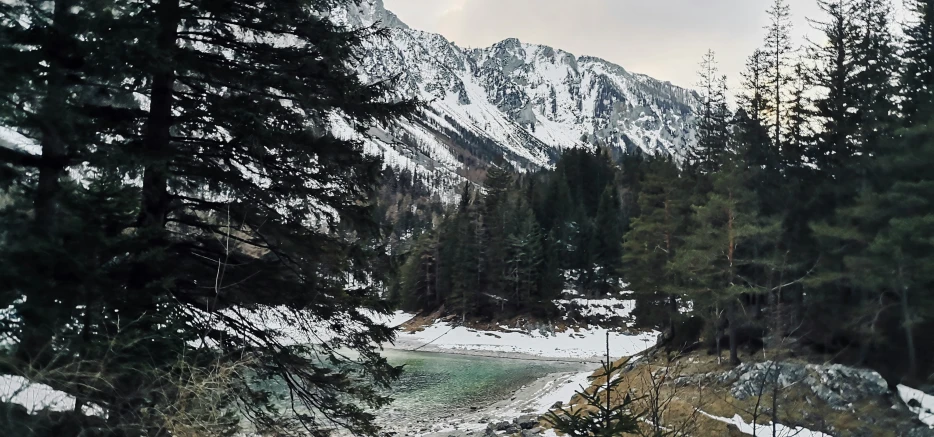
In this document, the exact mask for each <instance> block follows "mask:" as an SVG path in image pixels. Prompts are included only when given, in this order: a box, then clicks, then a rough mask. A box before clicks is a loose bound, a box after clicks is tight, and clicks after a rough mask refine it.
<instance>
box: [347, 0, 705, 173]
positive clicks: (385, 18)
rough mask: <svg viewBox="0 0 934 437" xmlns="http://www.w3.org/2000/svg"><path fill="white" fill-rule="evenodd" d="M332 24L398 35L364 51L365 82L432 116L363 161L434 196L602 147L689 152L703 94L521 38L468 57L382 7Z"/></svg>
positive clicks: (406, 127) (377, 4)
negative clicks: (413, 101)
mask: <svg viewBox="0 0 934 437" xmlns="http://www.w3.org/2000/svg"><path fill="white" fill-rule="evenodd" d="M334 18H335V20H336V21H338V22H341V23H344V24H347V25H350V26H354V27H357V26H368V25H372V24H373V23H376V22H379V23H381V24H382V25H385V26H387V27H389V28H391V29H392V31H391V32H390V33H391V36H390V37H389V38H379V39H374V40H373V41H370V42H369V43H367V46H366V50H365V53H364V56H363V62H362V63H361V65H360V71H361V75H362V76H363V77H364V78H365V79H367V80H371V81H376V80H383V79H387V78H391V77H398V79H399V81H400V93H401V94H403V95H404V96H406V97H417V98H419V99H420V100H423V101H424V102H426V105H425V108H424V109H423V110H422V111H421V113H420V114H419V116H418V117H416V118H415V119H411V120H405V121H401V122H399V123H398V124H397V125H394V126H389V127H387V128H386V132H384V133H383V135H381V136H380V138H384V139H385V138H390V139H391V140H388V141H370V144H369V147H368V149H369V150H370V151H371V152H372V153H378V154H380V155H382V156H384V158H385V160H386V162H387V163H389V164H390V165H394V166H397V167H405V168H409V169H412V170H413V171H416V172H422V173H426V174H430V175H432V178H435V180H437V181H438V184H439V185H443V186H445V187H455V186H456V185H458V184H459V183H460V181H462V180H463V177H462V175H465V174H469V173H471V171H472V170H474V169H482V168H484V167H485V166H487V165H488V164H489V163H490V162H493V161H494V160H495V161H505V162H507V163H509V164H511V165H512V166H513V167H514V168H516V169H519V170H527V169H534V168H540V167H547V166H550V165H551V164H552V163H553V162H554V161H555V160H556V159H557V157H558V156H559V155H560V151H561V150H563V149H567V148H576V147H584V148H593V147H596V146H602V147H610V148H615V149H620V150H622V151H627V152H633V151H637V150H639V151H642V152H645V153H665V154H671V155H674V156H676V157H679V156H682V155H683V154H684V151H685V150H686V148H687V147H689V145H690V144H691V143H692V142H693V141H694V130H693V127H692V124H693V108H694V107H696V105H697V98H696V94H694V93H693V92H692V91H690V90H687V89H684V88H680V87H676V86H674V85H672V84H670V83H668V82H662V81H659V80H656V79H653V78H651V77H648V76H645V75H641V74H634V73H631V72H628V71H627V70H626V69H624V68H623V67H621V66H619V65H616V64H613V63H611V62H609V61H606V60H603V59H599V58H594V57H589V56H580V57H578V56H576V55H574V54H571V53H568V52H565V51H562V50H560V49H556V48H553V47H549V46H544V45H536V44H529V43H524V42H522V41H520V40H518V39H516V38H508V39H505V40H502V41H500V42H498V43H495V44H493V45H492V46H490V47H486V48H474V49H465V48H461V47H459V46H457V45H455V44H454V43H451V42H450V41H448V40H447V39H446V38H444V37H443V36H441V35H438V34H434V33H430V32H424V31H419V30H416V29H412V28H410V27H408V26H407V25H405V23H403V22H402V21H401V20H400V19H399V18H398V17H397V16H396V15H395V14H393V13H392V12H390V11H388V10H386V8H385V6H384V4H383V1H382V0H363V1H362V2H361V4H360V5H359V6H357V7H352V8H350V10H347V11H343V12H335V14H334Z"/></svg>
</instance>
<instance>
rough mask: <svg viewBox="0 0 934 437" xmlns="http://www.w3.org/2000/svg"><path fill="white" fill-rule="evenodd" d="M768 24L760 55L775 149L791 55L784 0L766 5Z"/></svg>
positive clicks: (780, 136) (788, 13) (779, 136)
mask: <svg viewBox="0 0 934 437" xmlns="http://www.w3.org/2000/svg"><path fill="white" fill-rule="evenodd" d="M768 15H769V25H768V26H766V36H765V49H764V51H763V56H764V58H765V65H766V68H765V71H764V73H765V75H764V77H763V79H764V84H765V86H766V88H767V89H768V92H767V94H765V96H766V98H767V99H768V101H769V102H770V105H769V106H770V108H771V109H772V113H773V118H772V121H770V122H767V123H766V125H767V126H771V129H770V130H771V132H772V141H773V145H774V147H775V148H776V149H780V148H781V147H782V139H783V135H784V132H783V129H784V126H783V124H782V123H783V122H782V116H783V115H784V112H782V111H784V110H785V102H786V99H787V98H786V96H785V92H786V89H785V87H786V85H787V84H788V81H789V77H788V73H789V72H788V71H787V69H788V67H789V66H790V63H791V62H790V60H789V58H790V57H791V54H792V53H791V51H792V46H791V28H792V26H791V8H790V7H789V6H788V3H787V1H786V0H774V2H773V3H772V7H771V8H769V11H768Z"/></svg>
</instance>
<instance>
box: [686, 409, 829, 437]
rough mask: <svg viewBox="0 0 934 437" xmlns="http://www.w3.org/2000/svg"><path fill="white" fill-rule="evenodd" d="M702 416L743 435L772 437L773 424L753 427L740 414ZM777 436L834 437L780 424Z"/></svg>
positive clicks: (776, 432)
mask: <svg viewBox="0 0 934 437" xmlns="http://www.w3.org/2000/svg"><path fill="white" fill-rule="evenodd" d="M701 414H703V415H705V416H707V417H709V418H711V419H714V420H718V421H720V422H723V423H729V424H732V425H735V426H736V427H737V428H738V429H739V430H740V431H741V432H742V433H743V434H748V435H772V424H771V423H757V424H756V426H755V427H753V426H752V424H749V423H746V421H744V420H743V418H742V417H741V416H740V415H739V414H737V415H735V416H733V417H732V418H730V419H728V418H726V417H719V416H714V415H712V414H707V413H705V412H703V411H701ZM775 434H776V435H777V436H778V437H833V436H832V435H830V434H824V433H822V432H820V431H811V430H810V429H807V428H802V427H796V428H791V427H788V426H785V425H782V424H780V423H779V424H776V425H775Z"/></svg>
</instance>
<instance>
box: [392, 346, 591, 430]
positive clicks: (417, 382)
mask: <svg viewBox="0 0 934 437" xmlns="http://www.w3.org/2000/svg"><path fill="white" fill-rule="evenodd" d="M384 356H385V357H386V358H387V359H388V360H389V362H390V363H392V364H394V365H404V366H405V372H404V373H403V375H402V378H401V379H400V380H399V381H397V383H396V384H395V386H394V387H393V390H392V396H393V397H394V398H395V402H393V404H392V405H390V406H389V407H388V410H390V412H392V413H393V415H400V414H401V415H404V416H411V417H431V416H436V415H437V414H438V413H439V412H445V413H446V414H456V413H457V412H462V411H469V410H470V408H471V407H484V406H487V405H490V404H492V403H495V402H497V401H500V400H503V399H509V398H510V397H512V395H513V393H515V392H516V391H517V390H519V388H521V387H522V386H523V385H525V384H529V383H531V382H533V381H535V380H536V379H538V378H541V377H544V376H546V375H548V374H550V373H556V372H567V371H573V370H579V368H580V364H577V363H567V362H549V361H528V360H516V359H504V358H487V357H478V356H468V355H454V354H441V353H429V352H408V351H397V350H387V351H385V352H384Z"/></svg>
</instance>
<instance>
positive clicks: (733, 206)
mask: <svg viewBox="0 0 934 437" xmlns="http://www.w3.org/2000/svg"><path fill="white" fill-rule="evenodd" d="M741 156H742V155H741V154H734V155H732V158H731V159H728V160H727V161H726V162H725V163H724V170H723V171H722V172H720V173H718V174H717V175H716V176H715V177H714V185H713V191H711V193H710V195H709V196H708V198H707V199H706V202H704V203H703V204H701V205H698V206H695V214H694V217H693V221H694V222H695V223H696V226H694V227H693V228H692V229H691V232H689V233H688V234H687V235H686V236H685V238H684V244H683V246H682V247H681V248H680V249H679V250H678V253H677V255H676V256H675V257H674V258H673V260H672V264H671V266H670V269H671V270H673V271H677V272H679V273H680V274H682V275H684V277H685V279H683V281H682V282H681V284H682V286H683V287H684V288H685V289H686V290H689V293H690V294H691V296H692V297H693V299H694V302H695V304H697V303H700V304H701V305H703V306H704V307H706V308H708V310H709V314H712V315H713V318H712V320H710V322H709V323H710V324H712V325H716V326H719V323H720V322H719V315H720V313H721V310H722V309H725V312H726V315H727V316H726V317H727V320H728V322H729V325H728V326H729V329H730V333H729V334H730V362H731V363H733V364H738V363H739V358H738V355H737V346H738V343H737V336H738V333H737V329H738V328H739V326H740V325H741V324H742V322H741V314H742V313H743V311H742V303H741V297H742V296H743V295H747V296H749V295H757V294H768V293H772V292H774V291H775V290H773V289H772V288H771V287H770V285H771V283H770V282H769V281H768V279H769V278H770V277H771V276H772V275H770V274H766V275H761V272H762V271H763V270H770V269H775V268H776V267H775V265H776V264H775V262H774V260H772V259H771V258H770V254H771V253H773V252H771V251H767V250H765V249H767V248H770V247H774V246H775V245H776V244H777V240H778V238H779V236H780V231H781V220H779V219H776V218H769V217H765V216H763V215H762V214H761V213H760V211H759V205H758V199H757V197H756V195H755V192H754V191H752V190H751V189H750V182H751V181H752V179H751V177H750V176H751V174H750V172H749V167H748V166H747V164H746V163H745V162H744V161H743V160H742V158H741ZM767 273H771V272H767ZM762 278H765V281H763V279H762ZM714 341H715V342H717V344H719V341H720V338H719V336H717V338H715V339H714Z"/></svg>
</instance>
